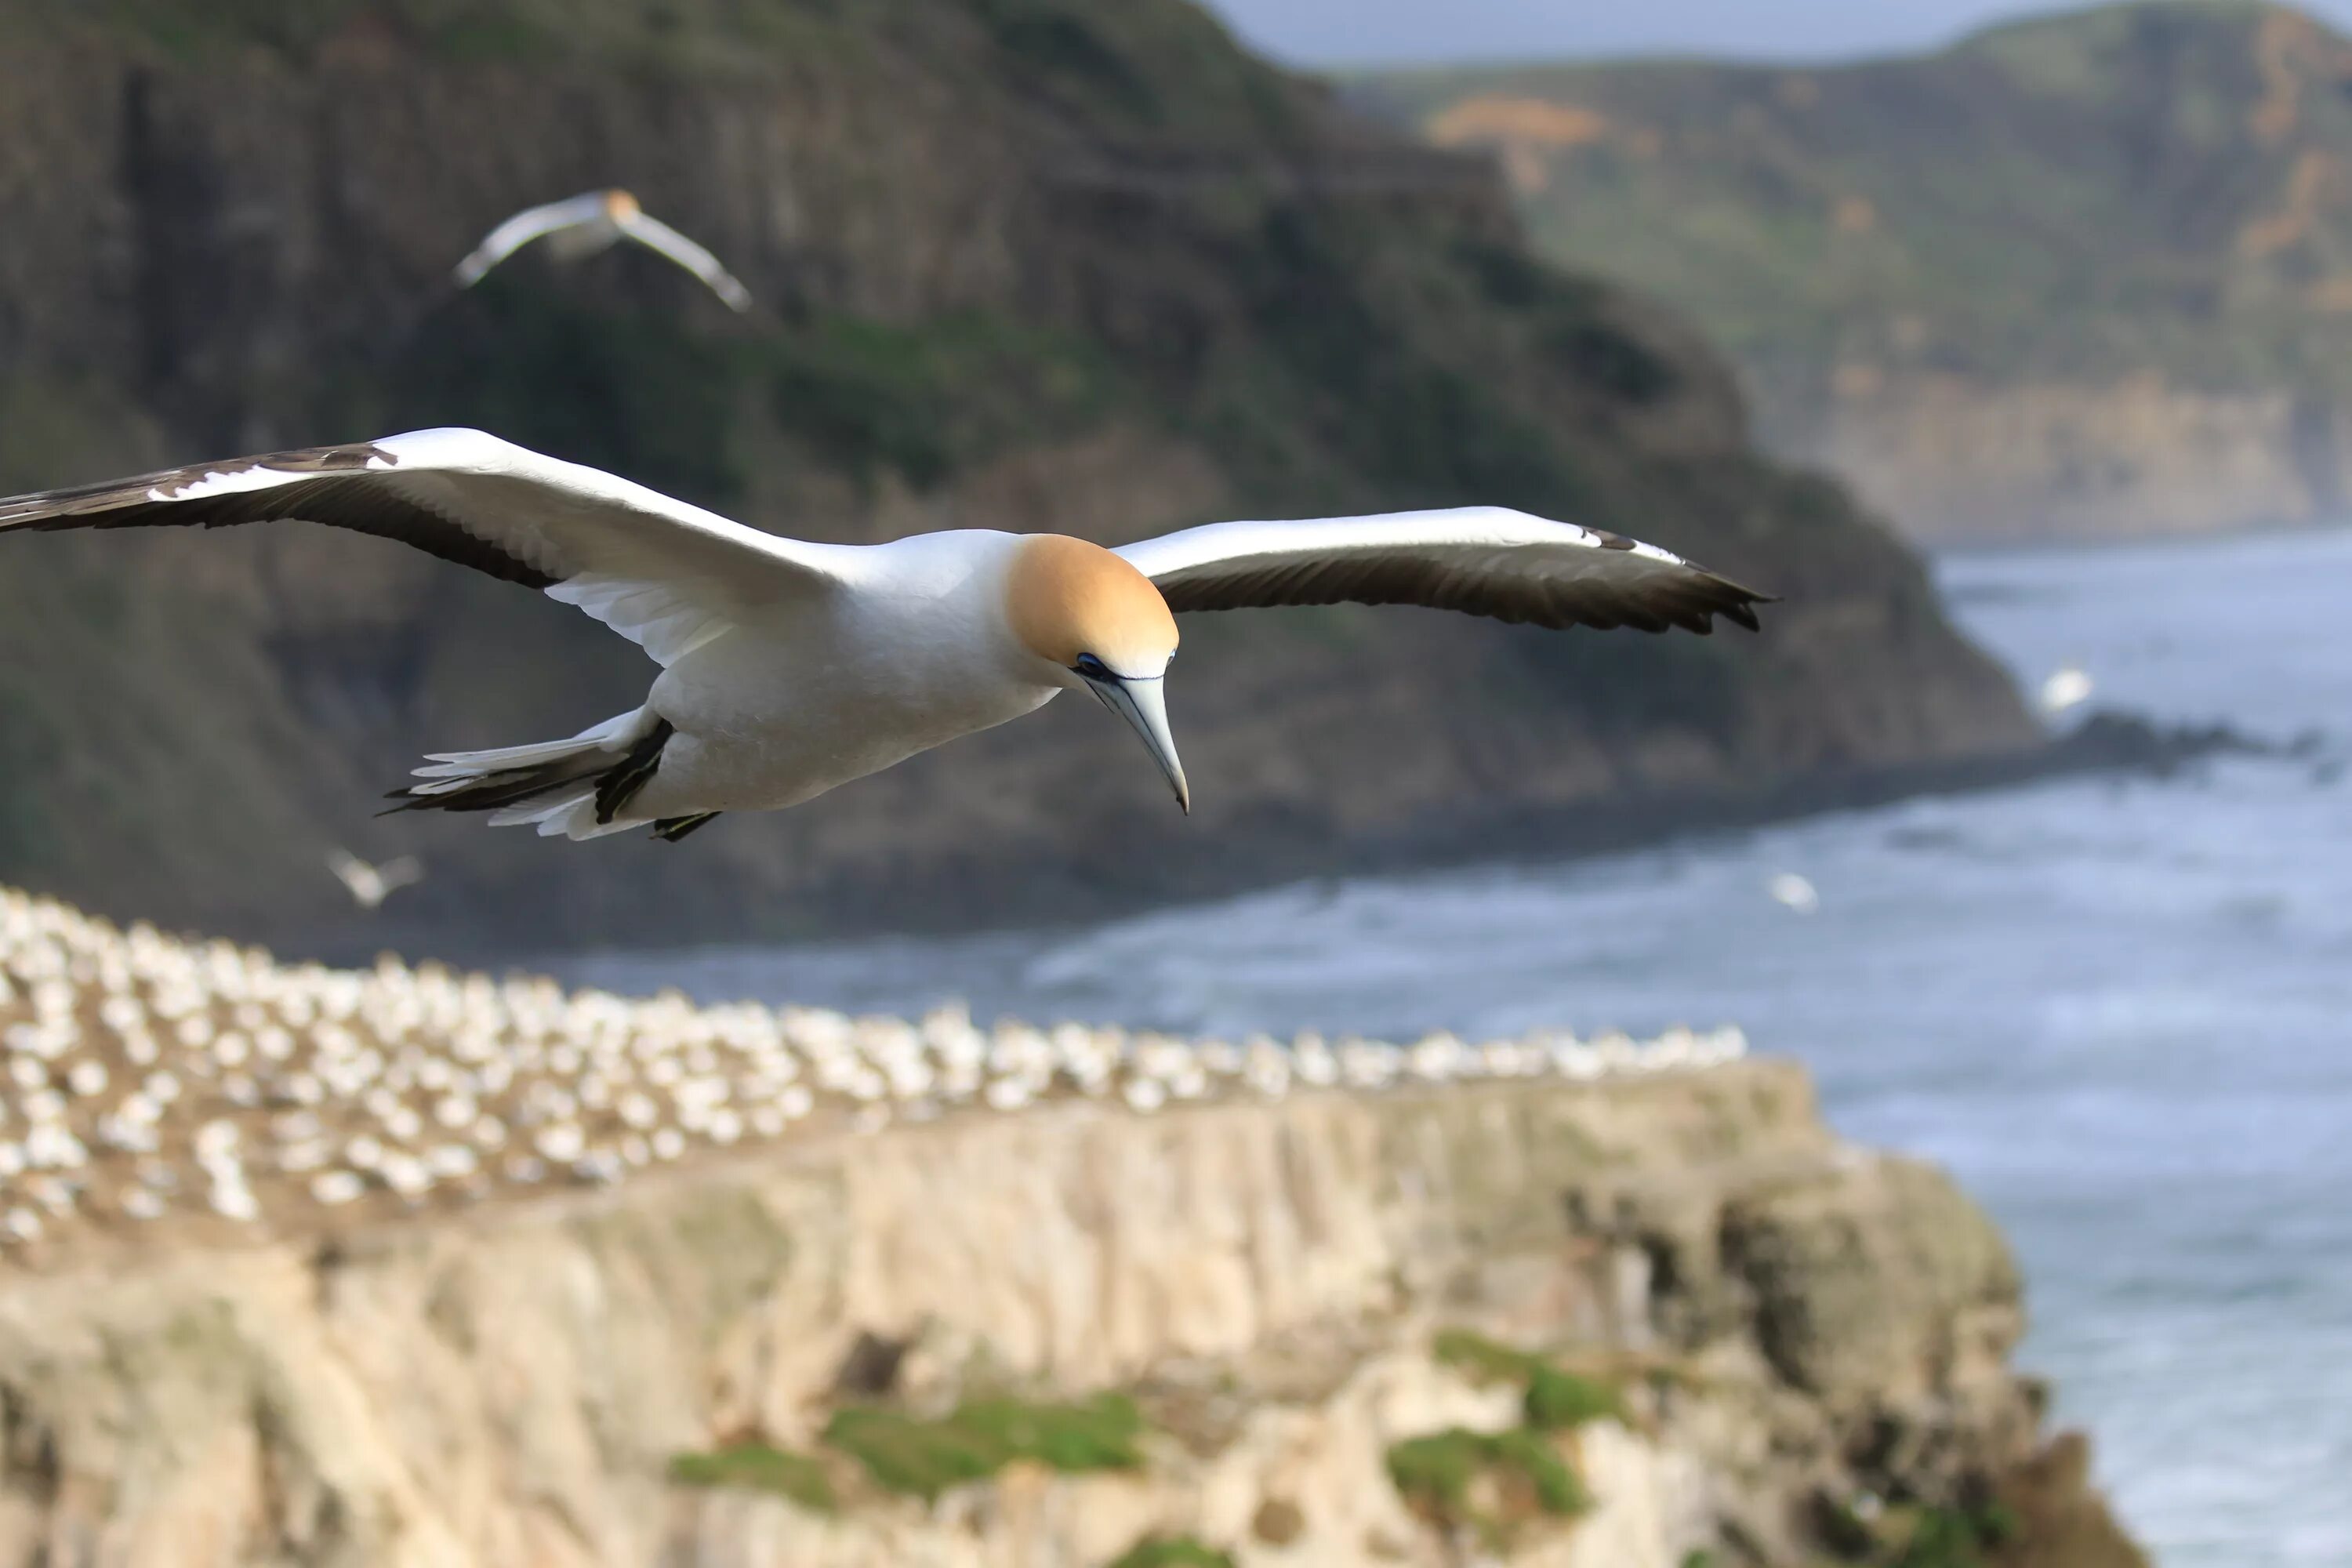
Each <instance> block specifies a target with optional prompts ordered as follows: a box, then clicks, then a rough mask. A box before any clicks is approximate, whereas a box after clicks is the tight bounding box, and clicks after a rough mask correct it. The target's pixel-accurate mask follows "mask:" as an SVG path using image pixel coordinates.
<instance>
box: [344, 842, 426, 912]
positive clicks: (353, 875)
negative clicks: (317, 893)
mask: <svg viewBox="0 0 2352 1568" xmlns="http://www.w3.org/2000/svg"><path fill="white" fill-rule="evenodd" d="M327 869H328V870H330V871H332V872H333V873H334V874H335V880H337V881H339V882H341V884H342V885H343V888H344V889H345V890H346V891H347V892H349V893H350V894H351V896H352V902H353V903H355V904H357V905H359V907H360V908H362V909H363V910H380V909H382V908H383V901H384V900H386V899H388V898H390V897H392V895H393V894H394V893H396V892H398V891H399V890H400V889H403V888H410V887H415V885H416V884H417V883H418V882H421V881H423V880H424V879H425V868H424V867H423V866H422V865H421V864H419V863H418V861H417V858H416V857H415V856H414V855H402V856H398V857H396V858H393V859H390V860H386V861H385V862H384V863H383V865H381V866H376V865H371V864H369V863H368V862H367V861H365V860H362V859H361V858H359V857H358V856H356V855H354V854H352V852H351V851H350V850H348V849H335V850H331V851H330V852H329V853H328V856H327Z"/></svg>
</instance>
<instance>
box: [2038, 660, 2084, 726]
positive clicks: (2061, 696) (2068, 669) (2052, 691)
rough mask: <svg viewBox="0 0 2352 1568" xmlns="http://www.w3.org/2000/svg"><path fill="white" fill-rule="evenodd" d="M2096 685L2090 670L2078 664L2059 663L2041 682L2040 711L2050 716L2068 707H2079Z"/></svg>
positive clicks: (2054, 715)
mask: <svg viewBox="0 0 2352 1568" xmlns="http://www.w3.org/2000/svg"><path fill="white" fill-rule="evenodd" d="M2096 689H2097V687H2096V686H2095V683H2094V682H2093V681H2092V679H2091V674H2090V671H2088V670H2086V669H2084V668H2083V667H2082V666H2081V665H2079V664H2067V665H2061V666H2059V668H2056V669H2053V670H2052V671H2051V672H2050V675H2049V678H2048V679H2045V680H2043V681H2042V693H2041V697H2042V712H2044V713H2046V714H2048V715H2050V716H2051V717H2052V718H2055V717H2057V716H2058V715H2059V714H2061V713H2063V712H2065V711H2066V710H2068V709H2070V708H2079V707H2081V706H2082V705H2083V704H2084V703H2085V702H2088V701H2089V700H2091V694H2092V692H2094V691H2095V690H2096Z"/></svg>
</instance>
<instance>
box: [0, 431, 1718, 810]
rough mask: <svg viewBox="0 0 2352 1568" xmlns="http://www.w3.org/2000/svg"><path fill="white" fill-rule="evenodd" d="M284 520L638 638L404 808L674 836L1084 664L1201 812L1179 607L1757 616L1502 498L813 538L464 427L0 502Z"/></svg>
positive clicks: (1632, 620)
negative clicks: (1186, 731)
mask: <svg viewBox="0 0 2352 1568" xmlns="http://www.w3.org/2000/svg"><path fill="white" fill-rule="evenodd" d="M287 518H290V519H299V520H303V521H310V522H318V523H325V524H328V525H330V526H332V527H337V528H345V529H352V530H354V531H359V532H362V533H372V534H376V535H378V536H380V537H383V538H389V539H395V540H399V541H401V542H404V543H407V544H410V545H414V546H415V547H416V548H418V549H421V550H425V551H427V552H431V553H433V554H435V555H438V556H441V557H443V558H444V559H446V560H450V561H454V562H457V563H459V564H460V565H465V566H470V567H473V568H474V569H476V570H477V571H480V572H485V573H488V574H490V575H492V576H496V577H500V578H504V579H506V580H508V581H509V582H514V583H520V584H525V585H527V586H530V587H533V588H538V589H541V590H542V591H544V592H545V593H546V594H547V595H548V596H549V597H551V598H553V599H556V600H559V601H561V602H562V603H564V604H568V605H576V606H577V607H579V608H580V609H582V610H583V611H585V612H586V613H587V614H588V615H590V616H593V617H594V618H595V619H597V620H599V621H602V622H603V623H604V625H605V626H609V627H611V628H612V629H613V630H614V631H615V632H617V633H619V634H620V635H621V636H623V637H627V638H628V639H630V640H631V641H632V642H635V643H636V644H638V645H639V646H640V647H643V648H644V649H645V651H646V655H647V656H648V657H650V658H652V659H653V661H654V662H655V663H656V664H657V665H659V666H661V673H660V675H659V676H658V677H656V679H655V680H654V683H653V688H652V689H651V690H650V691H649V692H648V693H647V694H646V700H645V701H644V702H643V703H642V704H641V705H639V706H638V707H636V708H633V709H631V710H629V711H628V712H626V713H623V714H620V715H618V716H617V717H615V718H613V719H610V720H607V721H605V722H604V723H602V724H598V725H595V726H593V728H591V729H588V730H585V731H582V732H581V733H579V734H577V735H574V736H572V738H571V739H569V740H562V741H551V742H544V743H541V744H539V745H528V746H511V747H507V748H505V749H503V750H498V751H484V752H443V753H439V754H436V755H434V756H431V757H430V758H428V759H427V762H428V765H427V766H425V767H422V768H419V769H418V770H416V777H417V781H418V782H416V783H415V784H411V785H409V786H408V787H407V788H405V789H403V790H400V791H397V792H395V794H394V798H395V799H397V800H398V801H399V802H400V805H397V806H395V807H394V808H393V809H394V810H416V809H433V810H444V811H485V812H488V813H490V814H491V815H490V818H489V820H490V821H491V823H492V824H493V825H495V826H510V825H519V824H522V825H529V826H535V827H536V828H538V830H539V831H540V832H541V834H544V835H555V834H562V835H565V836H567V837H572V838H593V837H598V836H600V835H604V834H608V833H617V832H619V831H621V830H623V829H625V828H629V827H635V826H651V827H652V828H653V830H654V832H655V834H656V836H657V837H662V838H666V839H673V840H674V839H677V838H680V837H684V836H685V835H686V834H688V833H689V832H691V831H693V830H694V829H695V828H697V827H698V826H701V825H702V824H703V823H706V822H708V821H709V820H710V818H712V817H713V816H717V815H719V813H720V812H725V811H758V810H768V809H772V808H776V807H781V806H788V805H798V804H799V803H801V802H802V801H805V800H808V799H810V798H812V797H814V796H815V795H822V794H824V792H825V791H827V790H830V789H832V788H834V787H835V785H837V784H845V783H847V782H849V781H850V780H852V779H856V778H860V777H863V776H864V775H866V774H867V773H876V772H878V771H880V770H881V769H884V768H887V767H889V766H890V765H891V764H893V763H898V762H900V761H902V760H904V759H905V758H907V757H909V756H912V755H914V754H915V753H916V752H922V751H926V750H928V749H929V748H930V747H933V746H937V745H939V744H940V743H941V742H947V741H950V740H953V739H955V738H956V737H958V736H960V735H967V734H971V733H972V732H974V731H980V730H985V729H989V728H991V727H992V726H994V725H997V724H1002V723H1003V722H1005V721H1008V720H1012V719H1017V718H1019V717H1020V716H1021V715H1023V714H1024V713H1028V712H1031V711H1034V710H1036V709H1038V708H1041V707H1043V706H1044V705H1045V703H1047V702H1049V701H1051V700H1053V699H1055V697H1058V696H1060V695H1061V694H1062V693H1063V692H1065V691H1084V692H1087V693H1089V694H1090V695H1092V696H1094V697H1096V698H1097V699H1098V700H1101V702H1102V703H1103V705H1104V706H1105V707H1107V708H1108V709H1110V710H1111V711H1113V712H1114V713H1117V714H1118V716H1119V717H1120V718H1122V719H1124V720H1125V721H1127V722H1128V723H1129V724H1130V725H1132V726H1133V727H1134V729H1135V731H1136V733H1137V734H1138V735H1139V736H1140V737H1141V738H1142V741H1143V743H1144V745H1145V747H1146V748H1147V749H1148V750H1149V751H1150V753H1151V757H1152V760H1153V761H1154V762H1155V763H1158V764H1159V767H1160V771H1161V772H1162V773H1164V774H1165V775H1166V777H1167V781H1168V784H1169V785H1170V786H1171V788H1172V789H1173V790H1174V792H1175V795H1176V800H1177V803H1178V805H1180V806H1182V807H1183V808H1184V809H1186V810H1188V811H1189V810H1190V809H1191V796H1190V793H1189V791H1188V789H1187V786H1186V784H1185V780H1184V770H1183V767H1182V765H1181V763H1179V761H1178V759H1177V755H1176V743H1175V742H1174V740H1173V739H1172V738H1171V736H1170V733H1169V728H1168V710H1167V706H1166V700H1165V697H1164V695H1163V693H1164V689H1165V680H1164V678H1165V676H1166V674H1167V671H1168V664H1169V660H1170V658H1172V657H1173V656H1174V654H1175V652H1176V642H1177V633H1176V618H1175V617H1176V614H1177V613H1178V612H1181V611H1192V610H1230V609H1242V608H1246V607H1253V606H1260V605H1325V604H1335V603H1339V602H1342V601H1350V602H1356V603H1362V604H1391V605H1392V604H1402V605H1430V606H1433V607H1436V608H1441V609H1451V610H1460V611H1465V612H1468V613H1471V614H1474V615H1483V616H1492V617H1495V618H1496V619H1500V620H1506V621H1524V622H1533V623H1535V624H1537V625H1539V626H1551V627H1566V626H1594V627H1611V626H1633V627H1638V628H1640V629H1642V630H1645V631H1664V630H1665V629H1666V628H1668V627H1670V626H1683V627H1686V628H1688V629H1690V630H1692V631H1696V632H1702V633H1704V632H1706V631H1709V630H1711V629H1712V628H1713V618H1714V617H1715V616H1718V615H1720V616H1727V617H1728V618H1730V619H1731V620H1733V621H1735V622H1737V623H1738V624H1739V625H1741V626H1747V627H1748V628H1750V629H1753V628H1754V627H1755V626H1756V616H1755V610H1754V608H1753V606H1754V605H1756V604H1757V603H1759V602H1760V601H1762V600H1763V597H1764V596H1763V595H1759V594H1756V593H1754V592H1752V591H1750V590H1748V589H1747V588H1743V587H1740V586H1739V585H1738V584H1734V583H1730V582H1727V581H1726V580H1725V579H1723V578H1721V577H1718V576H1717V575H1715V574H1713V573H1710V572H1706V571H1704V570H1702V569H1701V568H1699V567H1696V566H1693V565H1691V564H1689V563H1686V562H1685V561H1683V560H1681V559H1680V558H1678V557H1676V556H1674V555H1670V554H1668V553H1667V552H1665V551H1663V550H1660V549H1657V548H1656V547H1654V546H1653V545H1648V544H1637V543H1635V542H1633V541H1631V540H1627V539H1622V538H1620V537H1618V536H1617V535H1615V534H1611V533H1603V532H1600V531H1594V530H1591V529H1585V528H1579V527H1576V526H1574V525H1572V524H1569V523H1560V522H1547V521H1544V520H1543V519H1541V518H1537V517H1530V516H1528V515H1527V514H1526V513H1524V512H1517V511H1507V510H1502V509H1499V508H1495V507H1471V508H1464V509H1461V510H1450V511H1422V512H1399V513H1392V514H1389V515H1384V516H1376V517H1353V518H1325V519H1319V520H1314V521H1290V522H1224V523H1212V524H1209V525H1207V526H1204V527H1200V528H1192V529H1186V530H1184V531H1181V532H1177V533H1171V534H1165V535H1162V536H1161V537H1160V538H1157V539H1147V540H1142V541H1139V542H1137V543H1134V544H1129V545H1126V546H1123V547H1121V548H1119V549H1118V550H1107V549H1104V548H1103V547H1101V546H1100V545H1097V544H1091V543H1088V542H1086V541H1084V540H1080V539H1074V538H1070V537H1067V536H1066V535H1060V534H1050V533H1040V534H1019V533H1003V532H996V531H989V530H980V529H966V530H957V531H947V532H939V533H920V534H915V535H911V536H909V537H908V538H905V539H899V540H895V541H892V542H888V543H884V544H868V545H846V544H816V543H808V542H803V541H800V540H795V539H785V538H782V537H779V536H776V535H773V534H769V533H764V532H761V531H759V530H757V529H752V528H747V527H745V526H744V525H742V524H741V523H738V522H731V521H728V520H727V519H725V518H723V517H719V516H717V515H715V514H713V513H711V512H708V511H704V510H701V509H700V508H698V507H694V506H689V505H688V504H686V503H685V502H683V501H677V500H671V499H670V498H669V497H667V496H665V495H661V494H659V493H657V492H656V491H654V490H651V489H646V488H645V487H644V486H642V485H637V484H632V483H630V482H629V481H628V480H625V479H615V478H614V476H612V475H610V474H606V473H603V472H600V471H598V470H597V469H594V468H583V467H581V466H579V465H576V464H572V463H565V462H558V461H556V460H555V459H553V458H545V457H541V456H540V455H539V454H538V453H535V452H529V451H525V450H524V449H523V448H521V447H515V446H512V445H509V443H507V442H505V441H501V440H499V439H498V438H496V437H491V436H486V435H483V434H481V433H480V432H478V431H474V430H423V431H417V432H414V433H412V434H409V435H404V436H392V437H385V438H383V440H380V441H374V442H370V443H366V444H362V445H356V446H344V447H316V448H312V449H310V450H308V451H300V452H284V453H278V454H274V455H269V456H264V457H257V458H236V459H230V460H226V461H222V462H215V463H200V464H197V465H195V466H194V467H190V468H178V469H173V470H169V471H166V472H163V473H157V474H149V475H145V476H143V477H141V478H138V479H123V480H117V481H114V482H111V483H106V484H97V485H89V486H83V487H80V488H78V489H63V490H52V491H48V492H46V493H43V494H37V495H29V496H23V497H19V498H16V499H15V500H0V533H5V532H7V531H14V530H25V531H36V530H58V529H79V528H124V527H142V526H149V525H171V524H178V525H193V526H202V527H206V528H219V527H226V526H228V525H231V524H236V523H245V522H258V521H267V520H273V519H287Z"/></svg>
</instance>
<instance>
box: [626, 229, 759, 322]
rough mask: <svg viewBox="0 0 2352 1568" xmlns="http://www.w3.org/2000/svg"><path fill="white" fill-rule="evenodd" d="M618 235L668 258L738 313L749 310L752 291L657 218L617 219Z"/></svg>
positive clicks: (712, 258)
mask: <svg viewBox="0 0 2352 1568" xmlns="http://www.w3.org/2000/svg"><path fill="white" fill-rule="evenodd" d="M620 224H621V232H622V233H623V234H625V235H627V236H628V237H630V238H631V239H634V240H635V241H636V242H637V243H638V244H639V245H642V246H645V247H647V248H648V249H651V250H657V251H659V252H660V253H661V254H662V255H664V256H667V257H668V258H670V259H671V260H672V261H675V262H677V264H678V265H679V266H680V267H683V268H686V269H687V270H688V272H691V273H693V274H694V275H695V276H696V277H697V278H699V279H702V280H703V281H704V282H705V283H708V284H709V285H710V289H711V292H713V293H715V294H717V295H718V296H719V298H720V299H721V300H726V301H727V303H728V304H729V306H730V307H731V308H733V309H735V310H750V309H751V290H750V289H746V288H745V287H743V284H742V281H741V280H740V279H738V278H737V277H736V276H735V274H733V273H732V272H730V271H728V270H727V268H724V267H722V266H720V265H719V258H717V257H715V256H713V255H711V254H710V252H709V251H707V250H705V249H703V248H702V247H700V246H698V245H697V244H695V243H694V241H692V240H690V239H688V238H687V237H686V236H684V235H682V234H680V233H678V232H677V230H676V229H674V228H672V227H670V226H669V225H667V224H666V223H664V222H662V221H661V219H659V218H656V217H647V216H646V215H645V214H644V213H642V212H633V213H631V214H629V215H628V216H626V217H625V218H623V219H621V220H620Z"/></svg>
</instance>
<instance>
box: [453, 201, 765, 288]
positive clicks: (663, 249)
mask: <svg viewBox="0 0 2352 1568" xmlns="http://www.w3.org/2000/svg"><path fill="white" fill-rule="evenodd" d="M542 238H543V239H545V240H546V241H547V247H548V252H549V254H551V256H553V257H554V258H555V259H556V260H558V261H585V260H586V259H587V258H590V257H592V256H594V255H596V254H597V253H599V252H600V251H604V250H609V249H611V248H612V247H614V246H615V245H618V244H619V243H620V242H621V241H622V240H625V239H633V240H635V241H636V242H637V243H638V244H639V245H642V246H644V247H646V248H647V249H650V250H655V251H658V252H660V253H661V254H662V255H663V256H666V257H667V258H669V259H670V260H672V261H675V262H677V264H678V265H679V266H680V267H683V268H686V269H687V270H688V272H691V273H693V274H694V275H695V276H696V277H697V278H699V279H702V281H703V282H705V283H707V284H709V286H710V290H711V292H712V293H714V294H717V295H718V296H719V298H720V299H721V300H725V301H727V303H728V305H729V306H730V307H731V308H732V309H734V310H750V309H751V290H750V289H746V288H744V287H743V285H742V283H741V281H740V279H737V278H736V276H735V275H734V274H733V273H732V272H730V271H728V270H727V268H724V267H722V266H720V265H719V258H717V257H715V256H713V255H711V254H710V252H709V251H707V250H705V249H703V248H702V247H700V246H698V245H697V244H695V243H694V241H692V240H690V239H688V238H687V237H686V236H684V235H682V234H680V233H678V232H677V230H676V229H674V228H672V227H670V226H669V225H667V224H666V223H664V222H662V221H661V219H659V218H656V217H649V216H646V210H645V208H643V207H641V206H639V205H637V198H636V197H635V196H633V195H630V194H629V193H628V192H626V191H589V192H587V193H585V194H584V195H576V196H572V197H571V198H569V199H567V200H564V201H560V202H550V203H548V204H547V205H545V206H541V207H531V208H529V209H528V210H526V211H523V212H519V213H517V214H515V215H514V216H512V217H510V218H509V219H507V221H506V222H504V223H502V224H500V225H499V226H498V227H496V228H494V229H492V230H490V232H489V234H488V236H487V237H485V238H484V239H483V241H482V243H481V244H480V245H478V246H477V247H475V248H474V253H473V254H472V255H471V256H468V257H467V258H466V259H465V260H463V261H460V262H459V263H457V286H458V287H459V288H461V289H470V288H472V287H473V286H474V285H475V284H477V283H478V282H480V281H481V280H482V279H483V278H484V277H485V276H486V275H487V274H488V272H489V270H490V268H493V267H496V266H497V265H498V264H499V262H501V261H504V260H505V259H506V258H508V257H509V256H512V255H513V254H514V253H515V252H516V251H518V250H520V249H521V248H522V247H524V246H526V245H529V244H530V242H531V241H533V240H535V239H542Z"/></svg>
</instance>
